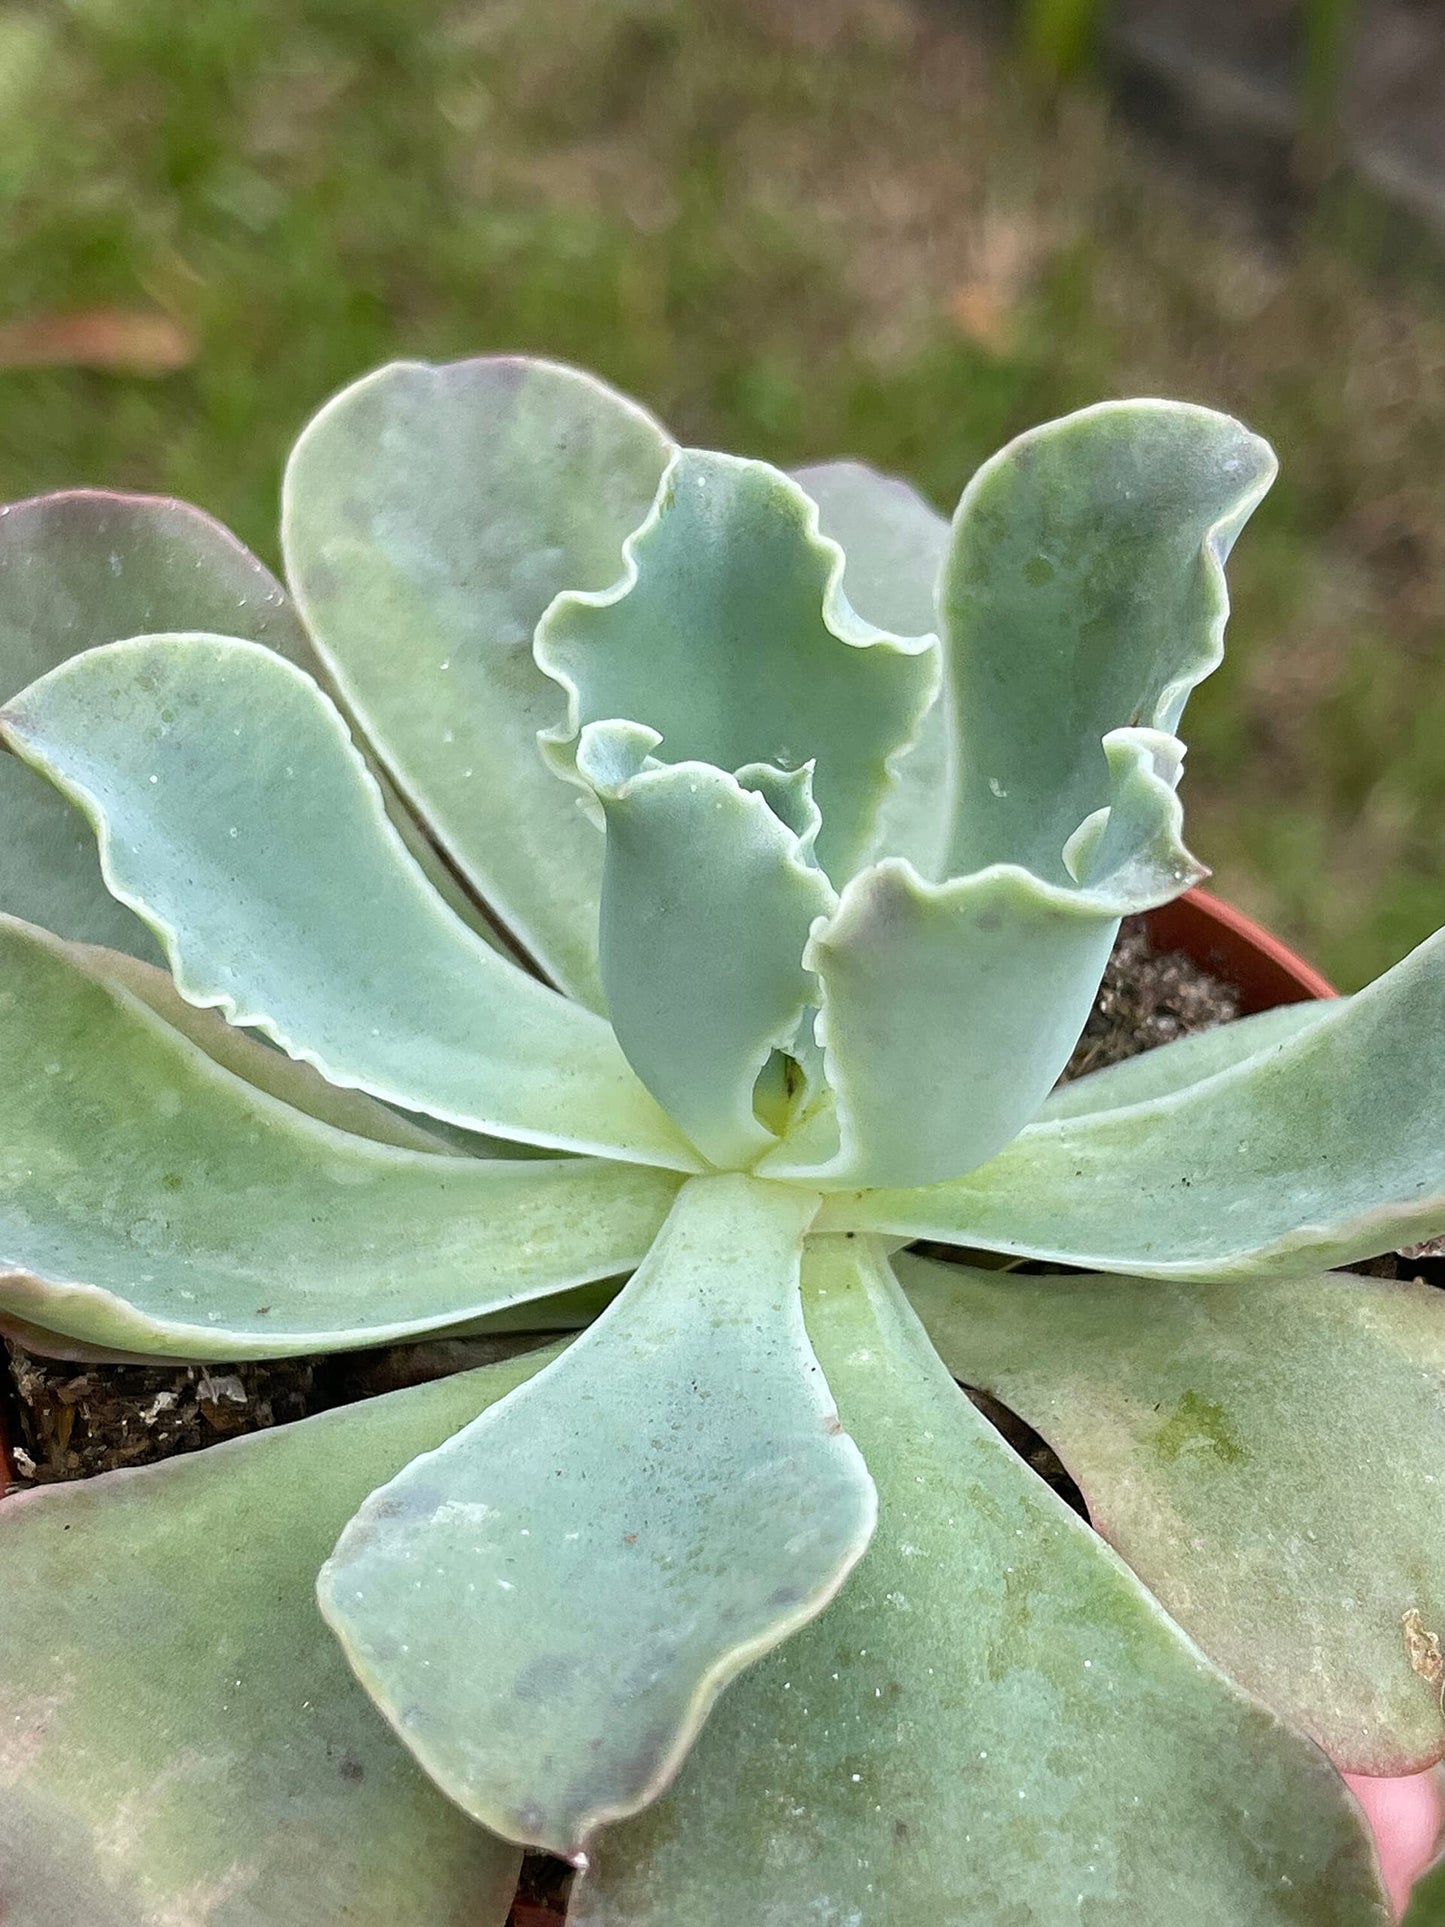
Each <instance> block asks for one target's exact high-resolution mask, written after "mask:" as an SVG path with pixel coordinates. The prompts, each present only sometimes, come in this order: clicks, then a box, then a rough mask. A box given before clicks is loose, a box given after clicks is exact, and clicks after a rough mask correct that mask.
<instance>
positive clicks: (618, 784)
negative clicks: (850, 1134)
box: [577, 723, 837, 1167]
mask: <svg viewBox="0 0 1445 1927" xmlns="http://www.w3.org/2000/svg"><path fill="white" fill-rule="evenodd" d="M656 744H657V737H656V734H655V732H653V731H652V730H648V729H642V728H640V727H639V726H638V725H636V724H628V723H610V724H609V723H590V724H589V725H588V726H587V728H586V729H585V730H583V732H582V740H581V743H580V745H579V748H578V757H577V762H578V770H579V772H580V774H581V775H583V776H584V777H585V778H586V780H587V781H588V782H589V783H590V784H591V785H592V787H593V789H594V791H595V793H596V795H597V797H598V800H599V802H600V803H601V806H602V810H603V814H604V816H605V817H606V821H607V855H606V861H605V864H604V868H603V877H602V951H601V955H602V984H603V989H604V990H605V992H606V995H607V1008H608V1010H609V1011H610V1013H611V1017H612V1026H613V1029H614V1030H615V1031H616V1033H617V1039H618V1042H619V1043H620V1044H621V1045H622V1048H623V1050H624V1051H625V1052H626V1053H627V1057H628V1061H629V1062H630V1063H631V1065H632V1068H633V1069H634V1070H635V1071H636V1072H637V1074H638V1076H639V1077H640V1078H641V1079H642V1081H643V1083H644V1084H645V1085H646V1086H647V1088H648V1089H649V1090H650V1091H651V1092H652V1094H653V1096H654V1097H655V1098H657V1100H658V1102H659V1103H660V1104H661V1105H662V1106H663V1107H664V1109H665V1110H666V1111H667V1112H668V1114H669V1116H671V1117H672V1118H674V1119H676V1121H677V1123H678V1124H679V1125H680V1126H681V1128H682V1129H683V1130H684V1131H685V1132H686V1134H687V1136H688V1138H689V1139H690V1141H691V1142H692V1143H693V1144H695V1145H696V1146H697V1147H698V1149H699V1150H700V1151H701V1152H702V1153H703V1155H704V1156H705V1157H707V1158H710V1159H711V1160H712V1162H713V1163H714V1164H718V1165H723V1166H734V1167H737V1166H743V1165H747V1164H751V1163H752V1162H753V1161H754V1159H756V1158H757V1157H758V1156H760V1155H761V1153H762V1152H764V1151H766V1150H767V1149H768V1148H769V1146H771V1145H773V1144H775V1143H776V1142H777V1138H776V1135H775V1134H774V1132H772V1131H771V1130H769V1129H768V1128H767V1126H766V1125H765V1124H763V1123H762V1122H760V1120H759V1119H758V1117H757V1116H756V1114H755V1113H754V1109H753V1091H754V1086H755V1085H756V1083H757V1081H758V1077H759V1075H760V1074H761V1072H762V1070H763V1067H764V1066H765V1065H766V1064H767V1062H768V1060H769V1057H770V1054H771V1053H772V1052H773V1051H774V1050H786V1049H789V1048H790V1047H791V1045H792V1043H793V1040H794V1037H795V1034H796V1032H797V1030H798V1026H799V1024H800V1023H801V1021H802V1018H803V1012H804V1010H805V1009H806V1008H807V1006H808V1005H809V1004H810V1002H811V1001H812V1000H813V998H814V996H815V995H816V989H815V985H814V982H813V979H812V977H811V976H810V975H809V973H808V972H807V971H806V970H804V968H803V949H804V946H805V945H806V943H807V941H808V930H809V927H810V926H811V924H812V922H813V919H814V918H815V917H819V916H826V914H827V913H828V911H829V910H830V909H832V907H833V905H834V903H835V902H836V901H837V899H836V898H835V896H834V894H833V890H832V886H831V885H830V884H829V882H828V879H827V878H826V877H825V876H824V875H823V873H822V871H821V870H820V869H818V868H817V866H816V864H814V863H813V862H812V861H811V854H810V845H811V841H812V838H813V836H814V835H815V834H816V829H817V818H816V812H814V813H813V816H812V819H811V821H809V822H808V825H807V828H806V829H805V830H804V831H803V832H802V833H801V834H800V833H799V832H798V831H797V830H795V829H793V828H790V827H789V826H788V824H786V823H785V822H783V821H782V820H781V818H780V817H779V816H776V815H774V813H773V811H772V809H770V808H769V806H768V803H767V801H766V800H765V798H764V796H762V795H759V794H758V793H757V792H756V791H755V790H754V789H752V788H750V787H746V786H745V783H746V780H747V779H746V773H745V778H744V782H739V781H738V779H737V778H735V777H733V776H730V775H726V774H724V773H723V771H721V770H717V769H713V768H712V767H711V766H710V765H709V764H706V763H672V764H660V763H658V762H657V760H656V759H655V758H654V757H653V756H651V755H650V754H649V752H650V751H651V750H652V749H653V748H655V747H656ZM799 775H800V776H803V775H804V773H803V772H801V771H800V772H799ZM763 780H765V781H767V782H768V787H769V789H770V790H771V791H772V792H773V793H774V794H775V795H776V794H777V791H778V784H777V782H776V781H775V780H773V779H763ZM804 780H806V778H804ZM779 800H780V801H781V800H782V799H781V798H780V799H779Z"/></svg>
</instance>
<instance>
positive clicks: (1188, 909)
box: [1145, 890, 1339, 1017]
mask: <svg viewBox="0 0 1445 1927" xmlns="http://www.w3.org/2000/svg"><path fill="white" fill-rule="evenodd" d="M1145 921H1146V922H1147V924H1148V926H1149V935H1150V937H1151V938H1152V939H1153V941H1154V944H1155V947H1156V948H1157V949H1160V950H1182V951H1183V952H1184V953H1185V955H1186V956H1188V957H1192V958H1193V959H1194V961H1195V963H1197V964H1200V965H1202V966H1203V968H1204V969H1205V970H1207V971H1209V972H1210V974H1211V975H1212V976H1215V977H1219V978H1222V980H1223V981H1224V982H1225V983H1227V984H1232V985H1233V986H1234V988H1235V989H1236V990H1237V991H1238V992H1239V1009H1240V1015H1241V1016H1242V1017H1252V1016H1253V1015H1254V1013H1255V1012H1256V1011H1257V1010H1273V1009H1274V1007H1275V1006H1276V1005H1277V1004H1302V1003H1306V1002H1307V1001H1309V1000H1310V999H1311V998H1314V997H1337V996H1338V995H1339V992H1338V991H1337V990H1336V989H1335V987H1334V985H1333V984H1332V983H1330V982H1329V981H1328V980H1327V979H1326V978H1324V977H1322V976H1321V975H1320V973H1319V972H1318V971H1317V970H1312V969H1311V968H1310V966H1309V965H1308V964H1307V963H1306V962H1305V961H1304V959H1303V957H1297V956H1296V955H1295V953H1294V952H1293V951H1292V950H1291V949H1290V948H1289V947H1288V945H1287V944H1282V943H1281V942H1280V940H1279V938H1278V937H1272V936H1271V935H1270V934H1269V932H1268V931H1267V930H1263V929H1261V928H1260V926H1259V925H1258V924H1257V923H1255V922H1254V921H1253V920H1252V918H1249V917H1247V916H1245V914H1244V912H1243V911H1242V910H1236V909H1235V908H1234V906H1233V904H1229V903H1225V902H1223V901H1222V900H1221V899H1220V898H1219V897H1212V896H1210V894H1209V892H1208V891H1207V890H1186V891H1185V893H1184V895H1183V896H1182V897H1176V898H1175V899H1174V901H1173V903H1166V904H1164V905H1163V907H1162V908H1161V909H1158V910H1151V911H1149V912H1148V915H1147V917H1146V918H1145Z"/></svg>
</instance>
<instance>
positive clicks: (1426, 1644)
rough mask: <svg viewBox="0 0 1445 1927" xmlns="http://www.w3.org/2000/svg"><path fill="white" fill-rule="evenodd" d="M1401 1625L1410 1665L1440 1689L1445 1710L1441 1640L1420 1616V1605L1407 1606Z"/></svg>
mask: <svg viewBox="0 0 1445 1927" xmlns="http://www.w3.org/2000/svg"><path fill="white" fill-rule="evenodd" d="M1400 1625H1401V1628H1402V1629H1403V1631H1404V1634H1405V1651H1406V1653H1407V1654H1408V1655H1409V1659H1410V1665H1411V1666H1412V1667H1413V1669H1414V1670H1415V1671H1416V1672H1417V1673H1418V1674H1419V1675H1420V1677H1421V1679H1427V1680H1429V1682H1430V1684H1431V1685H1432V1686H1434V1687H1437V1688H1438V1689H1439V1693H1440V1710H1441V1711H1442V1712H1445V1653H1442V1652H1441V1651H1440V1641H1439V1638H1438V1636H1437V1635H1436V1634H1434V1633H1432V1632H1431V1631H1430V1629H1429V1627H1428V1626H1426V1624H1425V1622H1424V1620H1423V1619H1422V1618H1421V1617H1420V1609H1419V1607H1418V1606H1410V1607H1407V1608H1406V1610H1405V1611H1404V1612H1403V1613H1401V1615H1400Z"/></svg>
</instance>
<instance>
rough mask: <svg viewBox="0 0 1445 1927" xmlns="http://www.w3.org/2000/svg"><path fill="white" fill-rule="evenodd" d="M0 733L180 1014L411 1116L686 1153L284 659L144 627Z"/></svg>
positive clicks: (70, 669)
mask: <svg viewBox="0 0 1445 1927" xmlns="http://www.w3.org/2000/svg"><path fill="white" fill-rule="evenodd" d="M0 723H3V729H4V734H5V736H6V739H7V740H8V741H9V742H10V744H11V745H12V747H14V748H15V749H16V750H17V751H18V752H19V753H20V754H21V755H23V756H24V757H25V758H26V760H27V761H28V762H30V763H32V764H34V765H35V766H36V767H37V768H39V769H42V770H43V771H44V772H45V774H46V775H47V776H49V777H50V779H51V780H52V782H54V783H55V784H56V785H57V786H58V787H59V788H61V789H62V790H64V792H65V793H66V794H67V795H68V796H70V797H71V798H72V800H73V801H75V802H76V803H77V804H79V806H80V807H81V808H82V809H83V810H84V811H85V813H86V815H87V816H88V817H89V818H90V820H91V821H92V823H93V824H94V825H95V827H96V830H97V834H98V835H99V838H100V844H101V863H102V867H103V869H104V872H105V876H106V881H107V883H108V884H109V885H110V887H111V889H112V890H113V891H114V892H115V893H116V895H117V896H119V897H120V898H121V900H122V901H123V902H126V903H129V904H131V905H132V907H133V908H135V909H136V910H138V911H139V912H140V914H141V915H142V916H144V917H145V919H146V920H147V922H148V923H149V924H150V925H151V927H152V929H153V930H155V932H156V934H157V935H158V936H159V937H160V939H161V942H162V944H163V946H164V948H165V951H166V955H167V957H168V959H169V961H170V964H171V969H172V973H173V975H174V976H175V979H176V983H177V985H178V987H179V988H180V991H181V994H182V995H183V996H184V997H185V998H187V1000H188V1001H190V1002H191V1003H196V1004H203V1005H216V1006H218V1007H219V1008H220V1009H221V1010H222V1011H223V1012H224V1014H225V1015H226V1017H227V1018H228V1019H229V1020H230V1021H231V1022H232V1023H236V1024H243V1025H253V1026H255V1027H256V1028H257V1029H260V1030H262V1031H264V1032H265V1034H266V1035H267V1036H269V1037H271V1038H273V1039H274V1040H275V1041H276V1042H277V1043H279V1044H280V1045H281V1046H282V1048H283V1049H285V1050H287V1051H289V1052H290V1053H291V1054H292V1055H293V1056H296V1057H302V1058H305V1059H306V1060H307V1061H308V1062H310V1063H313V1064H315V1065H316V1067H317V1068H318V1069H319V1070H320V1071H321V1072H322V1074H323V1075H324V1076H325V1077H326V1078H327V1079H328V1080H329V1081H330V1082H331V1083H333V1084H340V1085H344V1086H354V1087H357V1088H359V1089H362V1090H366V1091H369V1092H370V1093H371V1094H372V1095H373V1096H374V1097H380V1098H383V1099H385V1100H387V1101H388V1102H391V1103H395V1104H400V1105H402V1106H403V1107H404V1108H406V1109H408V1110H416V1111H423V1112H426V1113H427V1114H428V1115H431V1116H436V1117H440V1118H443V1119H445V1120H447V1121H448V1122H450V1123H453V1124H460V1125H464V1126H466V1127H467V1128H469V1129H475V1130H479V1131H493V1132H496V1133H497V1134H498V1135H501V1136H505V1137H516V1138H519V1139H521V1140H522V1141H523V1142H524V1143H534V1144H546V1145H552V1146H554V1147H560V1148H563V1149H569V1150H595V1149H605V1150H606V1151H607V1152H608V1153H609V1154H612V1155H615V1156H618V1157H621V1158H629V1159H639V1160H647V1161H653V1162H657V1163H663V1164H669V1163H671V1164H676V1165H678V1166H681V1167H683V1168H686V1167H687V1166H689V1165H690V1164H694V1163H695V1162H696V1160H695V1159H694V1158H693V1157H692V1156H691V1154H690V1153H689V1151H688V1149H687V1147H686V1146H685V1145H684V1144H683V1141H682V1139H681V1138H680V1137H679V1136H678V1134H677V1131H676V1129H675V1127H674V1126H673V1125H672V1124H671V1123H670V1121H669V1120H668V1119H667V1118H666V1117H665V1116H664V1114H663V1113H662V1112H661V1111H660V1110H659V1108H658V1107H657V1105H656V1104H655V1103H654V1101H653V1100H652V1098H651V1097H649V1096H648V1094H647V1093H646V1091H645V1090H644V1089H643V1088H642V1086H641V1085H640V1084H639V1083H638V1082H637V1079H636V1078H635V1077H634V1075H633V1073H632V1071H631V1070H630V1069H629V1067H628V1065H627V1063H626V1060H625V1059H624V1058H623V1056H622V1053H621V1051H620V1050H619V1049H618V1047H617V1043H616V1040H615V1039H614V1037H613V1036H612V1034H611V1032H610V1031H609V1029H608V1028H607V1025H606V1024H605V1023H604V1022H603V1020H602V1019H601V1018H599V1017H595V1016H593V1015H592V1014H591V1013H590V1012H588V1011H585V1010H583V1009H581V1008H580V1007H579V1006H578V1005H575V1004H572V1003H569V1002H568V1001H567V1000H566V999H565V998H563V997H560V996H558V995H557V994H556V993H555V992H554V991H550V990H548V989H547V988H546V987H545V986H543V985H541V984H539V983H537V982H536V981H535V980H534V979H532V978H530V977H527V976H525V975H524V974H523V973H522V972H521V971H520V970H518V969H516V968H515V967H514V966H513V965H511V964H509V963H508V962H507V961H506V960H505V959H504V958H502V957H499V956H498V955H497V954H496V952H495V951H493V950H491V949H490V948H489V947H488V946H487V945H486V944H484V943H483V942H481V940H480V939H479V938H477V937H476V936H475V935H474V934H473V933H472V931H470V930H469V929H468V928H467V927H466V926H465V925H464V924H462V923H461V922H460V921H459V920H458V919H457V918H456V917H455V916H454V915H453V914H452V912H451V911H450V910H448V909H447V907H446V906H445V905H444V904H443V903H442V902H441V900H440V898H439V897H438V896H437V895H436V893H435V892H434V891H433V890H432V888H431V886H430V885H429V884H428V883H427V881H426V879H425V878H424V877H423V876H422V875H421V873H420V871H419V870H418V869H417V868H416V866H415V865H414V863H413V862H412V860H411V858H410V857H409V856H408V855H407V853H406V850H405V848H404V847H403V845H402V843H401V840H400V838H399V837H398V836H397V834H396V832H395V831H394V829H393V828H392V826H391V824H390V823H389V822H388V820H387V817H386V814H385V811H384V810H383V809H382V806H381V800H380V795H379V792H378V791H377V788H376V785H375V783H374V782H373V780H372V778H371V777H370V775H369V774H368V772H367V770H366V767H365V765H364V763H363V762H362V760H361V758H360V756H359V755H358V754H357V752H356V750H355V749H354V748H353V747H352V744H351V742H350V739H349V737H348V735H347V732H346V726H345V724H344V723H343V722H342V720H341V717H340V716H339V715H338V714H337V712H336V709H335V708H334V706H333V705H332V704H331V703H330V702H329V701H328V699H327V698H326V697H325V696H324V695H323V694H322V693H321V691H320V690H319V689H318V688H317V687H316V685H315V684H314V683H313V682H312V681H311V680H310V679H309V678H308V677H307V676H305V675H303V674H302V673H301V671H299V670H297V669H294V668H292V667H291V666H290V665H289V664H287V663H283V662H282V661H281V660H280V658H279V657H277V656H274V655H272V654H270V653H269V652H268V651H266V650H264V649H258V648H256V647H255V646H254V645H252V644H249V643H245V642H239V641H235V640H233V639H228V638H224V637H219V636H148V637H139V638H137V639H135V640H133V641H130V642H121V643H115V644H112V645H111V646H110V647H109V648H106V649H97V650H92V651H91V652H90V653H89V654H88V655H86V656H84V657H80V658H77V659H76V660H74V661H72V662H69V663H66V664H64V665H63V666H62V667H61V668H59V669H55V670H52V671H51V673H50V674H49V675H48V676H46V677H43V678H42V679H41V681H40V682H38V683H36V684H34V685H32V687H31V688H30V689H28V690H26V691H24V692H23V693H22V695H20V696H18V697H17V698H16V699H15V701H14V702H13V703H11V704H10V705H9V707H8V708H7V709H6V710H5V711H3V712H0Z"/></svg>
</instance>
